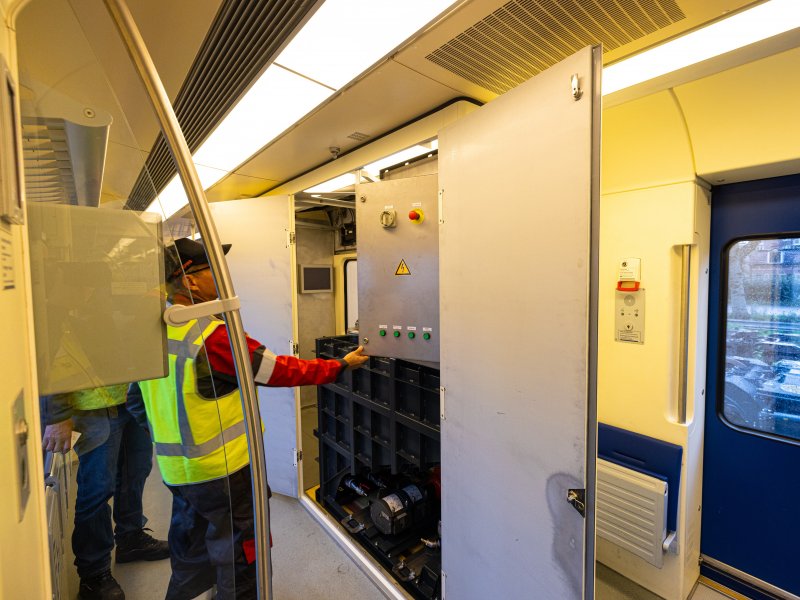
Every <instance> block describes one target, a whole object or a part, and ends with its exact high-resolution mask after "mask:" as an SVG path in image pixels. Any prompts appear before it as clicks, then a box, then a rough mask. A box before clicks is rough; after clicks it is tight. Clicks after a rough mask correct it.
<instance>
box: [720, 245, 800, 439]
mask: <svg viewBox="0 0 800 600" xmlns="http://www.w3.org/2000/svg"><path fill="white" fill-rule="evenodd" d="M726 263H727V276H728V279H727V288H726V289H727V307H726V308H727V310H726V315H727V317H726V318H727V321H726V327H725V331H726V338H725V339H726V342H725V343H726V346H725V385H724V399H723V407H722V412H723V415H724V417H725V419H726V420H727V421H728V422H730V423H731V424H733V425H736V426H739V427H744V428H748V429H753V430H757V431H760V432H765V433H770V434H775V435H778V436H782V437H787V438H792V439H796V440H800V238H798V237H792V238H785V237H784V238H762V239H748V240H741V241H738V242H735V243H734V244H732V245H731V246H730V247H729V248H728V253H727V256H726Z"/></svg>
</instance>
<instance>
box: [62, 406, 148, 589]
mask: <svg viewBox="0 0 800 600" xmlns="http://www.w3.org/2000/svg"><path fill="white" fill-rule="evenodd" d="M74 420H75V428H76V430H78V431H81V439H80V440H79V441H78V444H76V448H75V450H76V452H77V453H78V460H79V465H78V498H77V500H76V502H75V529H74V531H73V532H72V550H73V552H74V553H75V566H76V567H77V568H78V575H79V576H80V577H81V578H90V577H94V576H96V575H99V574H100V573H102V572H103V571H105V570H107V569H110V568H111V550H112V549H113V548H114V540H115V539H116V540H117V542H119V541H120V539H122V538H124V537H125V536H126V535H128V534H132V533H136V532H138V531H140V530H141V529H142V528H143V527H144V525H145V523H146V522H147V519H146V518H145V517H144V514H143V513H142V492H143V491H144V483H145V481H146V480H147V476H148V475H149V474H150V469H151V468H152V466H153V446H152V443H151V441H150V434H149V432H147V431H146V430H145V429H143V428H142V427H141V426H140V425H139V424H138V423H137V422H136V421H135V419H134V418H133V417H132V416H131V414H130V413H129V412H128V410H127V408H126V407H125V405H124V404H122V405H119V406H114V407H112V408H108V409H105V408H103V409H98V410H91V411H79V412H78V414H76V416H75V417H74ZM112 496H113V497H114V512H113V515H114V523H115V524H116V527H115V528H114V529H113V530H112V527H111V514H112V512H111V507H110V506H109V505H108V501H109V499H110V498H111V497H112Z"/></svg>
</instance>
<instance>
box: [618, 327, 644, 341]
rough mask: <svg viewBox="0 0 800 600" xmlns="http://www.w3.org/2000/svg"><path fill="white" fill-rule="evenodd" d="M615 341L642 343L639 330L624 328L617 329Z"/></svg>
mask: <svg viewBox="0 0 800 600" xmlns="http://www.w3.org/2000/svg"><path fill="white" fill-rule="evenodd" d="M617 341H619V342H634V343H636V344H641V343H642V332H641V331H625V330H624V329H619V330H617Z"/></svg>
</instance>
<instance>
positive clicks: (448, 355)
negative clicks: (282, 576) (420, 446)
mask: <svg viewBox="0 0 800 600" xmlns="http://www.w3.org/2000/svg"><path fill="white" fill-rule="evenodd" d="M600 64H601V63H600V52H599V49H592V48H586V49H585V50H582V51H581V52H579V53H577V54H575V55H574V56H572V57H570V58H567V59H565V60H564V61H563V62H561V63H559V64H558V65H555V66H554V67H552V68H550V69H548V70H547V71H544V72H542V73H540V74H539V75H537V76H536V77H535V78H533V79H532V80H531V81H529V82H527V83H525V84H523V85H521V86H519V87H518V88H516V89H514V90H512V91H511V92H508V93H507V94H505V95H503V96H501V97H500V98H498V99H497V100H494V101H493V102H491V103H489V104H487V105H486V106H484V107H483V108H481V109H480V110H478V111H476V112H474V113H472V114H471V115H469V116H467V117H466V118H464V119H462V120H460V121H458V122H457V123H455V124H453V125H452V126H450V127H448V128H447V129H445V130H443V131H442V132H441V134H440V142H439V144H440V145H439V148H440V149H439V161H440V164H439V169H440V171H439V174H440V187H441V188H442V210H441V214H440V219H441V221H440V222H441V226H440V233H439V241H440V289H441V307H440V310H441V331H442V340H441V357H442V360H441V369H442V386H443V388H444V391H443V398H442V401H443V407H444V408H443V410H444V420H443V421H442V429H441V435H442V477H443V480H442V535H443V549H442V558H443V567H442V568H443V571H444V574H445V592H446V595H447V597H448V598H456V599H458V600H472V599H475V600H477V599H485V598H559V599H567V598H582V597H584V598H591V597H593V565H594V539H593V538H594V522H593V516H594V512H593V508H594V503H593V490H594V460H595V440H594V431H595V426H596V413H595V412H594V406H595V395H594V389H595V383H594V382H595V377H594V372H595V367H594V365H595V360H594V358H593V357H594V356H595V355H596V352H595V348H596V334H594V333H593V332H595V331H596V317H595V315H596V290H594V289H593V288H594V282H595V281H596V276H595V273H596V258H597V257H596V248H597V238H596V235H593V232H594V231H596V218H597V196H598V192H599V190H598V175H599V166H598V161H599V134H600V132H599V105H600V100H599V69H600V67H599V65H600ZM573 75H577V83H578V87H579V88H580V90H578V91H576V92H575V93H573V86H572V78H573ZM581 92H582V93H581ZM570 489H586V491H587V500H586V509H587V512H586V518H584V517H582V516H581V514H580V513H579V512H578V511H577V510H576V508H574V507H573V506H572V505H570V504H569V503H568V502H567V496H568V493H569V490H570ZM585 582H586V584H587V585H586V586H585V585H584V583H585ZM584 587H586V588H587V589H586V590H584Z"/></svg>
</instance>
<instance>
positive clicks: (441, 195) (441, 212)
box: [439, 189, 444, 225]
mask: <svg viewBox="0 0 800 600" xmlns="http://www.w3.org/2000/svg"><path fill="white" fill-rule="evenodd" d="M443 204H444V190H443V189H441V190H439V225H441V224H442V223H444V206H443Z"/></svg>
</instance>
